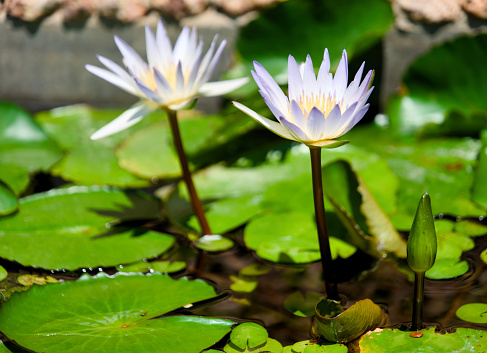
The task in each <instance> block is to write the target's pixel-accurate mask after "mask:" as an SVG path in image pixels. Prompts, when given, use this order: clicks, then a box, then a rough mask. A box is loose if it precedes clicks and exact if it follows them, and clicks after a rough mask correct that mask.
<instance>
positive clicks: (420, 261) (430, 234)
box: [407, 193, 437, 272]
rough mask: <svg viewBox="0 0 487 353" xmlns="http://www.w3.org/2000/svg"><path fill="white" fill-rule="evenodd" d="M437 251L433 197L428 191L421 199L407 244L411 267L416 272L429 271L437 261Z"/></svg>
mask: <svg viewBox="0 0 487 353" xmlns="http://www.w3.org/2000/svg"><path fill="white" fill-rule="evenodd" d="M436 251H437V248H436V231H435V224H434V220H433V212H432V211H431V199H430V196H429V195H428V193H425V194H424V195H423V196H422V197H421V200H419V205H418V210H417V211H416V216H414V221H413V225H412V227H411V232H410V233H409V239H408V245H407V253H408V264H409V267H411V269H412V270H413V271H414V272H426V271H428V270H429V269H430V268H431V267H433V264H434V263H435V259H436Z"/></svg>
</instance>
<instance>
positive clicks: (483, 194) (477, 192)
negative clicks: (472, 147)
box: [472, 130, 487, 207]
mask: <svg viewBox="0 0 487 353" xmlns="http://www.w3.org/2000/svg"><path fill="white" fill-rule="evenodd" d="M480 138H481V141H482V147H481V148H480V150H479V156H478V163H477V168H476V169H475V179H474V181H473V189H472V194H473V195H472V198H473V200H474V201H475V202H477V203H478V204H479V205H482V206H483V207H487V186H486V185H485V178H486V177H487V130H483V131H482V132H481V134H480Z"/></svg>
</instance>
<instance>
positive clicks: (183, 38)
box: [172, 26, 190, 63]
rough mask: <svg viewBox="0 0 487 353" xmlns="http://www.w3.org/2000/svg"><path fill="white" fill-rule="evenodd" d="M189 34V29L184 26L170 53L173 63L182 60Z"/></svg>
mask: <svg viewBox="0 0 487 353" xmlns="http://www.w3.org/2000/svg"><path fill="white" fill-rule="evenodd" d="M189 33H190V29H189V27H188V26H184V27H183V29H182V30H181V34H180V35H179V37H178V39H177V40H176V43H175V44H174V49H173V52H172V59H173V62H174V63H178V62H180V61H181V60H183V59H184V54H185V52H186V48H187V46H188V40H189Z"/></svg>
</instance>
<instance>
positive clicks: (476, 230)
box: [455, 220, 487, 237]
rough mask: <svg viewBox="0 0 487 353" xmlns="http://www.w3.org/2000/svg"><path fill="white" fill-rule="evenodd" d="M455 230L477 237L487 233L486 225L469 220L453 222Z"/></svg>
mask: <svg viewBox="0 0 487 353" xmlns="http://www.w3.org/2000/svg"><path fill="white" fill-rule="evenodd" d="M455 232H458V233H463V234H466V235H468V236H470V237H478V236H482V235H486V234H487V226H485V225H483V224H480V223H476V222H472V221H469V220H463V221H459V222H455Z"/></svg>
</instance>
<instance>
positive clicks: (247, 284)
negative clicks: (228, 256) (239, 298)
mask: <svg viewBox="0 0 487 353" xmlns="http://www.w3.org/2000/svg"><path fill="white" fill-rule="evenodd" d="M230 279H231V280H232V282H233V283H232V284H231V285H230V289H231V290H233V291H234V292H241V293H250V292H253V291H254V290H255V288H257V285H258V284H259V280H258V279H257V278H255V277H248V276H238V277H236V276H230Z"/></svg>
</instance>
